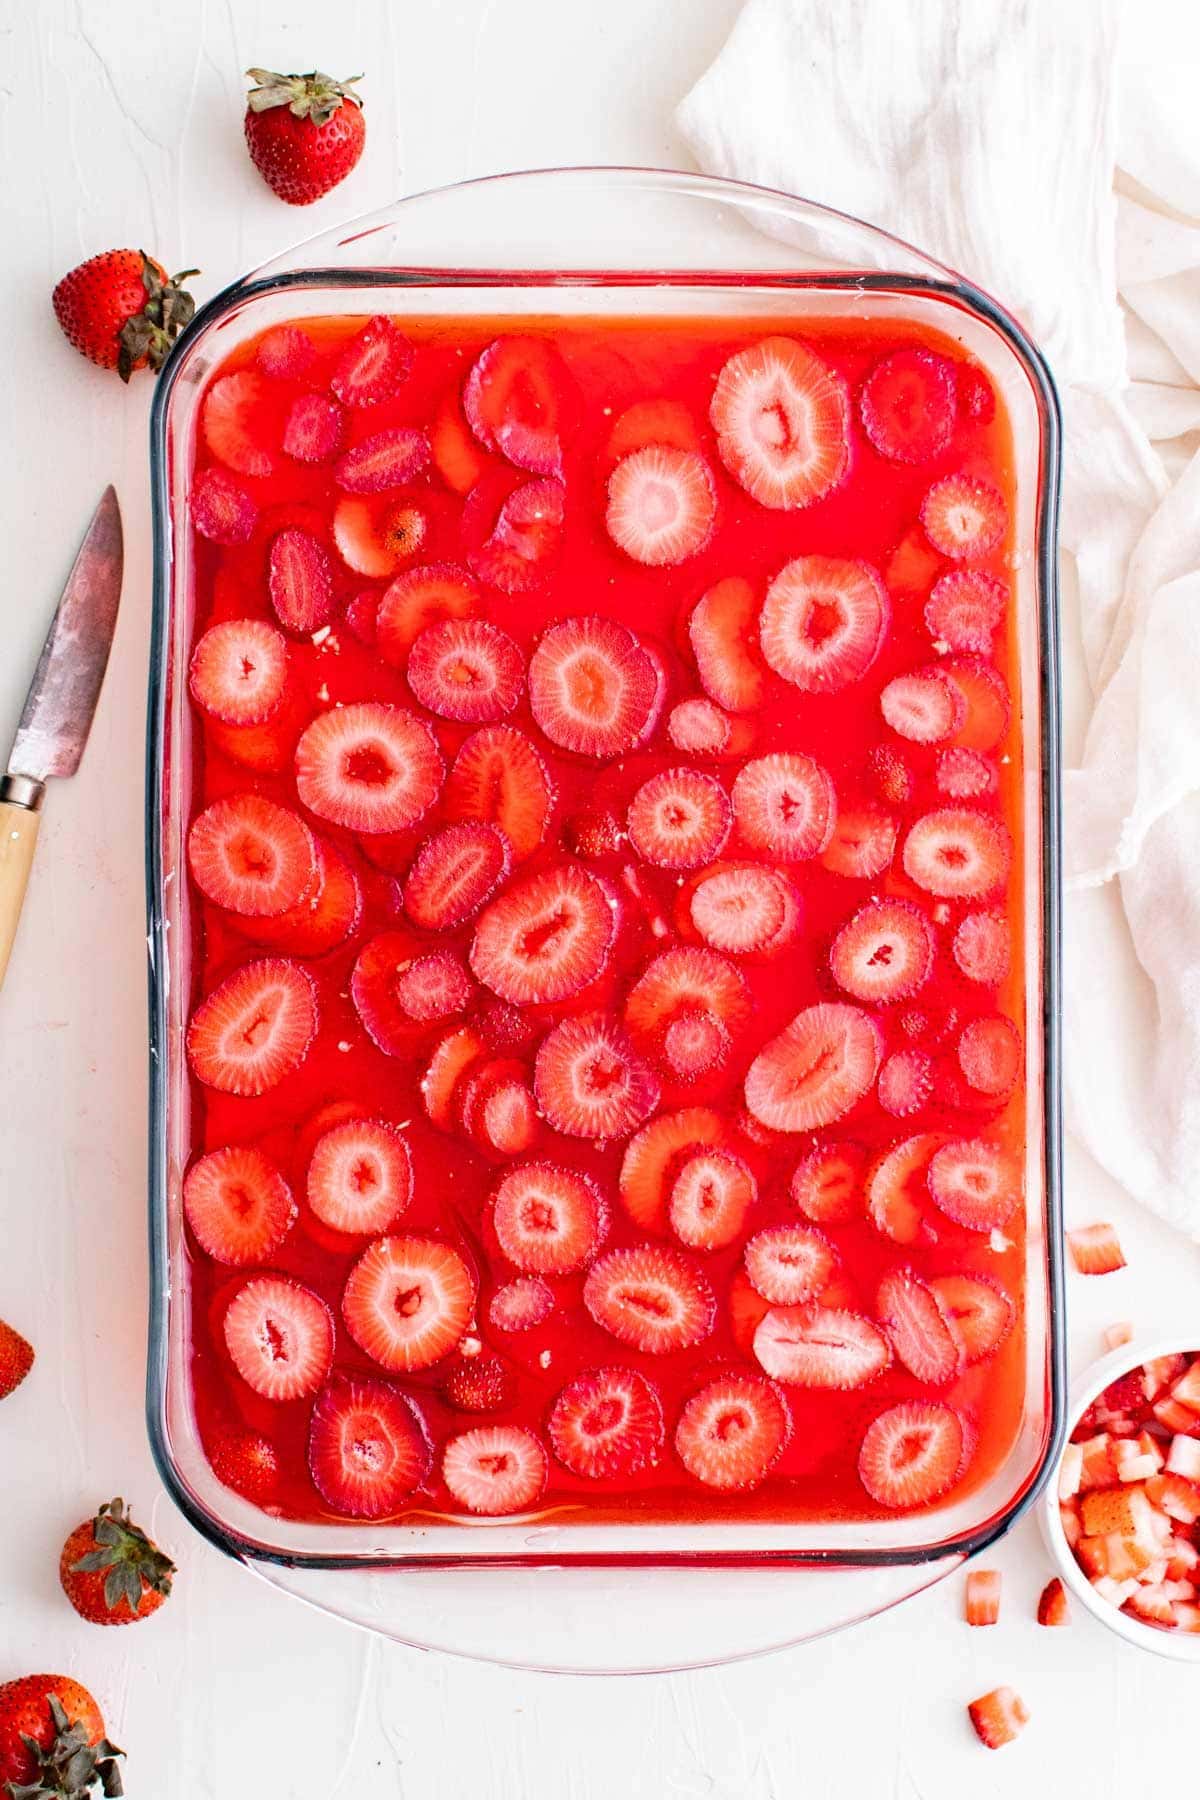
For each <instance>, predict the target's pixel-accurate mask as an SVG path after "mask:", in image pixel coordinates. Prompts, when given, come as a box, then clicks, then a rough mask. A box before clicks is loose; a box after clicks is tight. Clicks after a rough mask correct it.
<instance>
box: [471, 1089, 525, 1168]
mask: <svg viewBox="0 0 1200 1800" xmlns="http://www.w3.org/2000/svg"><path fill="white" fill-rule="evenodd" d="M485 1080H486V1085H485V1087H484V1091H483V1092H482V1094H481V1095H480V1097H479V1100H478V1103H477V1106H476V1115H477V1116H476V1119H475V1121H474V1126H473V1129H474V1135H475V1137H476V1139H477V1141H478V1142H479V1143H480V1144H481V1145H482V1146H483V1148H484V1149H485V1150H494V1151H495V1152H496V1154H497V1155H498V1156H521V1155H523V1154H524V1152H525V1151H526V1150H529V1149H532V1147H533V1145H534V1143H535V1142H536V1140H537V1135H538V1112H537V1101H536V1100H535V1099H534V1096H533V1090H532V1088H531V1087H530V1086H529V1083H528V1082H527V1081H526V1080H525V1079H524V1076H523V1075H522V1076H521V1077H520V1078H518V1077H517V1076H516V1075H515V1073H513V1072H512V1071H511V1070H509V1071H508V1072H506V1073H505V1074H503V1075H500V1074H492V1075H491V1076H489V1077H487V1078H485Z"/></svg>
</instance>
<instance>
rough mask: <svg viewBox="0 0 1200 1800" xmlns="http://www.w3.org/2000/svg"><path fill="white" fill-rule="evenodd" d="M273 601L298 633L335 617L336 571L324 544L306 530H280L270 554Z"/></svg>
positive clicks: (287, 626) (286, 624) (283, 622)
mask: <svg viewBox="0 0 1200 1800" xmlns="http://www.w3.org/2000/svg"><path fill="white" fill-rule="evenodd" d="M268 584H269V587H270V594H271V605H272V606H273V607H274V609H275V616H276V618H277V619H278V620H279V623H280V624H281V625H282V626H283V628H284V630H285V631H293V632H295V633H296V634H297V636H299V637H305V636H307V635H308V634H309V633H311V632H314V631H316V630H318V628H319V627H320V626H322V625H328V624H329V621H330V620H331V619H332V618H333V612H334V601H333V574H332V571H331V569H330V566H329V557H328V555H327V554H326V552H325V550H324V548H323V546H322V545H320V544H319V543H318V542H317V540H316V538H315V537H313V536H312V535H311V534H310V533H309V532H307V531H301V530H300V529H299V527H298V526H297V527H291V528H289V529H288V530H286V531H280V532H277V533H276V535H275V536H274V537H273V538H272V540H271V549H270V554H269V557H268Z"/></svg>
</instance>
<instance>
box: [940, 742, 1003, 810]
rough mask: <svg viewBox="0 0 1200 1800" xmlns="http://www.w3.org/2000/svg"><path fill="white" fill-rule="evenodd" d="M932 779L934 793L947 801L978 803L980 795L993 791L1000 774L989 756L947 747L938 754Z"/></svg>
mask: <svg viewBox="0 0 1200 1800" xmlns="http://www.w3.org/2000/svg"><path fill="white" fill-rule="evenodd" d="M933 778H934V781H935V782H936V784H937V789H938V792H939V793H940V794H945V795H947V796H948V797H949V798H950V799H951V800H978V799H979V798H980V796H981V795H983V794H994V793H995V792H996V789H997V787H998V785H999V780H1000V775H999V770H998V769H997V767H996V764H995V763H994V762H993V761H992V759H991V758H990V757H988V756H981V755H980V753H979V751H978V750H964V749H963V748H962V746H961V745H960V744H951V746H950V748H949V749H948V750H940V751H939V752H938V759H937V765H936V767H935V769H934V777H933Z"/></svg>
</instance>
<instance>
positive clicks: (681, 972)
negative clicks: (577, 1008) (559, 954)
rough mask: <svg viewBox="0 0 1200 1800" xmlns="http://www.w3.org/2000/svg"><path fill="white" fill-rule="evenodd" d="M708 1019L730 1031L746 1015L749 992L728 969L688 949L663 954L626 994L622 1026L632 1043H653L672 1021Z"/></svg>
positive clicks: (717, 960) (719, 961)
mask: <svg viewBox="0 0 1200 1800" xmlns="http://www.w3.org/2000/svg"><path fill="white" fill-rule="evenodd" d="M705 1013H711V1014H713V1015H715V1017H716V1018H717V1019H719V1020H720V1021H721V1023H722V1024H724V1025H726V1026H728V1027H729V1029H730V1030H732V1031H736V1030H740V1028H741V1027H742V1026H743V1025H744V1024H745V1022H746V1020H747V1018H748V1017H749V1014H750V992H749V989H748V988H747V986H746V982H745V978H744V977H743V976H742V974H741V972H740V971H739V970H738V969H736V968H735V967H734V966H733V964H732V963H730V962H726V960H725V958H724V957H722V956H717V955H715V954H714V953H713V952H712V951H711V950H701V949H696V948H693V947H692V946H690V945H687V946H679V947H677V948H676V949H674V950H664V952H663V953H662V955H661V956H656V957H655V958H654V960H653V961H652V962H651V963H649V964H648V965H647V966H646V968H645V970H644V971H643V973H642V974H641V975H640V976H639V977H638V979H637V980H636V981H635V982H634V984H633V986H632V987H631V988H630V990H629V993H628V996H627V997H626V1001H625V1023H626V1025H627V1026H628V1027H629V1030H630V1031H631V1032H632V1033H633V1035H634V1037H635V1038H638V1039H639V1040H646V1041H652V1042H657V1041H658V1039H659V1038H660V1036H661V1034H662V1033H663V1032H664V1031H665V1029H666V1027H667V1026H668V1025H669V1024H670V1023H671V1021H672V1020H675V1019H679V1018H686V1017H688V1016H694V1015H696V1014H700V1015H703V1014H705Z"/></svg>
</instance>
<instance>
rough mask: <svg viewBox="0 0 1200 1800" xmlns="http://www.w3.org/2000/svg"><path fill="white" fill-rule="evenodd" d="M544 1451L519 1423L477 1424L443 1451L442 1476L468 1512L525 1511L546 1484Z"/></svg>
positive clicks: (448, 1444) (454, 1438) (451, 1440)
mask: <svg viewBox="0 0 1200 1800" xmlns="http://www.w3.org/2000/svg"><path fill="white" fill-rule="evenodd" d="M546 1472H547V1464H546V1452H545V1451H544V1450H543V1449H542V1446H541V1444H540V1443H539V1442H538V1440H537V1438H536V1437H535V1436H534V1434H533V1432H532V1431H527V1430H526V1429H525V1427H524V1426H523V1425H478V1426H476V1427H475V1429H474V1430H473V1431H464V1432H463V1433H462V1434H461V1435H460V1436H459V1437H452V1438H451V1439H450V1440H449V1441H448V1443H447V1445H446V1448H445V1449H444V1451H443V1452H442V1480H443V1481H444V1482H445V1484H446V1486H447V1487H448V1488H449V1490H450V1492H451V1493H452V1494H453V1496H454V1498H455V1499H456V1500H457V1501H458V1502H459V1503H460V1505H462V1506H465V1507H466V1509H467V1511H468V1512H473V1513H485V1514H487V1515H489V1516H495V1515H497V1514H500V1513H516V1512H523V1511H524V1510H525V1509H526V1507H529V1506H532V1505H533V1503H534V1501H535V1500H536V1499H537V1498H538V1496H539V1495H540V1493H541V1491H542V1489H543V1488H544V1487H545V1485H546Z"/></svg>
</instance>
